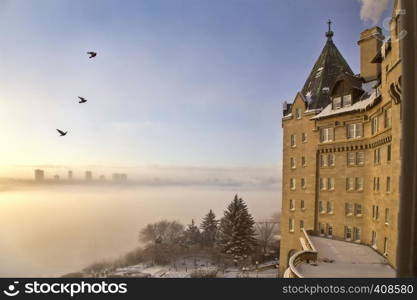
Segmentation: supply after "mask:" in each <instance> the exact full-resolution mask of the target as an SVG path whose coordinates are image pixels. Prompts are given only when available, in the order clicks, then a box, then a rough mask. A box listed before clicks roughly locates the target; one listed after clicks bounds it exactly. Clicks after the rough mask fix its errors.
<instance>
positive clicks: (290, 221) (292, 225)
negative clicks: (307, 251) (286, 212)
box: [288, 219, 295, 232]
mask: <svg viewBox="0 0 417 300" xmlns="http://www.w3.org/2000/svg"><path fill="white" fill-rule="evenodd" d="M294 222H295V221H294V219H290V220H289V223H288V229H289V230H290V232H294Z"/></svg>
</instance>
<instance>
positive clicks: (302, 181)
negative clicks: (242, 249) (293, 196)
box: [301, 178, 306, 189]
mask: <svg viewBox="0 0 417 300" xmlns="http://www.w3.org/2000/svg"><path fill="white" fill-rule="evenodd" d="M301 188H302V189H305V188H306V179H305V178H301Z"/></svg>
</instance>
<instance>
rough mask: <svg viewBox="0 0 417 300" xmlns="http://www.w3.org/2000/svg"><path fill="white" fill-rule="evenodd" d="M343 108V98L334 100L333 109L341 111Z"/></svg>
mask: <svg viewBox="0 0 417 300" xmlns="http://www.w3.org/2000/svg"><path fill="white" fill-rule="evenodd" d="M341 107H342V97H335V98H333V109H339V108H341Z"/></svg>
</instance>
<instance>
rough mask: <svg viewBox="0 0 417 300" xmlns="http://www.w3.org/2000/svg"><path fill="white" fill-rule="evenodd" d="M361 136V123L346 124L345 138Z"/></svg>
mask: <svg viewBox="0 0 417 300" xmlns="http://www.w3.org/2000/svg"><path fill="white" fill-rule="evenodd" d="M362 136H363V125H362V123H356V124H349V125H348V126H347V138H348V139H355V138H360V137H362Z"/></svg>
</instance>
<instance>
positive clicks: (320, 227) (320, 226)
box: [319, 223, 326, 235]
mask: <svg viewBox="0 0 417 300" xmlns="http://www.w3.org/2000/svg"><path fill="white" fill-rule="evenodd" d="M319 231H320V235H325V233H326V232H325V228H324V225H323V224H322V223H319Z"/></svg>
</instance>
